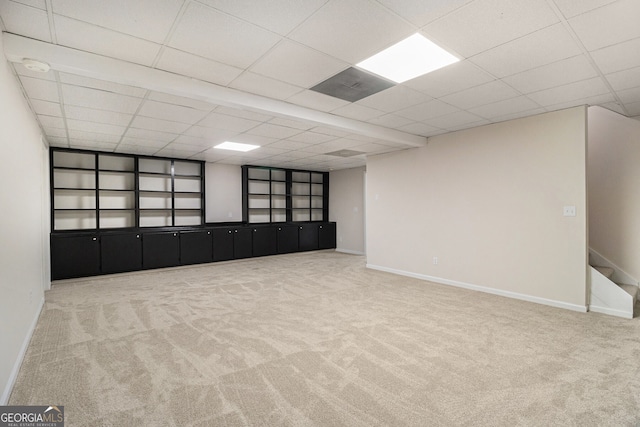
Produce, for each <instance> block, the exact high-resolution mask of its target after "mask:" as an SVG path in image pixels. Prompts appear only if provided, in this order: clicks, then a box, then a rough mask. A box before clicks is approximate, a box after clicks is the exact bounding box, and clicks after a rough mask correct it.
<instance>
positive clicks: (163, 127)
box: [131, 116, 191, 133]
mask: <svg viewBox="0 0 640 427" xmlns="http://www.w3.org/2000/svg"><path fill="white" fill-rule="evenodd" d="M190 126H191V125H189V124H187V123H178V122H172V121H169V120H160V119H153V118H151V117H143V116H137V117H136V118H134V119H133V121H132V122H131V127H133V128H138V129H148V130H157V131H160V132H168V133H182V132H184V131H185V130H187V129H188V128H189V127H190Z"/></svg>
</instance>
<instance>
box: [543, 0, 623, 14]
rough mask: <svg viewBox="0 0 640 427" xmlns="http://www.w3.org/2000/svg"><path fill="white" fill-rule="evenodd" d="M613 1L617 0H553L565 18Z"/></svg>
mask: <svg viewBox="0 0 640 427" xmlns="http://www.w3.org/2000/svg"><path fill="white" fill-rule="evenodd" d="M614 1H617V0H554V2H555V3H556V5H557V6H558V8H559V9H560V11H561V12H562V14H563V15H564V16H565V17H566V18H571V17H573V16H576V15H580V14H582V13H585V12H588V11H590V10H593V9H596V8H598V7H602V6H605V5H607V4H609V3H613V2H614Z"/></svg>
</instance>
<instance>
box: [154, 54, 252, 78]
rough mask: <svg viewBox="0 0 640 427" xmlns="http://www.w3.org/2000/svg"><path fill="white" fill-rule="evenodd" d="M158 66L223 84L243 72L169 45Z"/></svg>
mask: <svg viewBox="0 0 640 427" xmlns="http://www.w3.org/2000/svg"><path fill="white" fill-rule="evenodd" d="M156 68H159V69H161V70H166V71H170V72H172V73H176V74H180V75H183V76H187V77H192V78H195V79H199V80H202V81H205V82H210V83H215V84H218V85H222V86H226V85H228V84H229V83H231V82H232V81H233V79H235V78H236V77H238V76H239V75H240V74H241V73H242V69H240V68H237V67H232V66H231V65H227V64H223V63H221V62H216V61H213V60H211V59H207V58H203V57H201V56H197V55H193V54H191V53H187V52H183V51H181V50H177V49H171V48H168V47H167V48H165V49H164V50H163V52H162V55H161V56H160V60H159V61H158V64H157V65H156Z"/></svg>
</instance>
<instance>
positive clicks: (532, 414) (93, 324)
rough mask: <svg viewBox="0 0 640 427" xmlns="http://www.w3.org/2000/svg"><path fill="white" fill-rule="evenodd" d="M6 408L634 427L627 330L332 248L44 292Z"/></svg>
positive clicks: (292, 422)
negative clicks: (369, 265)
mask: <svg viewBox="0 0 640 427" xmlns="http://www.w3.org/2000/svg"><path fill="white" fill-rule="evenodd" d="M10 403H11V404H12V405H17V404H39V405H49V404H57V405H64V406H65V413H66V416H67V425H68V426H187V425H194V426H236V425H260V426H272V425H274V426H279V425H283V426H308V425H319V426H325V425H326V426H333V425H345V426H371V425H381V426H404V425H416V426H456V425H465V426H518V425H522V426H550V425H559V426H609V425H610V426H637V425H640V319H638V318H636V319H633V320H623V319H618V318H612V317H607V316H604V315H599V314H593V313H575V312H570V311H565V310H560V309H555V308H551V307H546V306H542V305H537V304H532V303H527V302H522V301H516V300H511V299H506V298H501V297H497V296H493V295H488V294H483V293H477V292H472V291H467V290H462V289H457V288H453V287H448V286H442V285H436V284H432V283H428V282H424V281H419V280H414V279H409V278H405V277H399V276H394V275H391V274H387V273H382V272H378V271H371V270H367V269H365V260H364V258H363V257H359V256H352V255H344V254H338V253H335V252H332V251H322V252H315V253H305V254H294V255H286V256H276V257H268V258H260V259H251V260H245V261H234V262H228V263H219V264H209V265H204V266H196V267H190V268H179V269H169V270H157V271H150V272H141V273H135V274H130V275H118V276H111V277H101V278H94V279H89V280H80V281H74V282H72V283H69V282H67V283H61V284H56V285H54V287H53V289H52V290H51V291H50V292H47V294H46V305H45V308H44V310H43V312H42V315H41V318H40V320H39V323H38V326H37V328H36V330H35V334H34V336H33V339H32V342H31V344H30V346H29V349H28V352H27V355H26V358H25V360H24V364H23V365H22V369H21V371H20V374H19V377H18V380H17V383H16V386H15V388H14V390H13V394H12V395H11V400H10Z"/></svg>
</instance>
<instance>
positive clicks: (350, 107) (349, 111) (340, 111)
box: [331, 104, 384, 120]
mask: <svg viewBox="0 0 640 427" xmlns="http://www.w3.org/2000/svg"><path fill="white" fill-rule="evenodd" d="M331 114H337V115H339V116H343V117H348V118H350V119H354V120H370V119H373V118H374V117H378V116H381V115H383V114H384V111H380V110H376V109H375V108H369V107H365V106H364V105H358V104H347V105H345V106H344V107H340V108H336V109H335V110H333V111H332V112H331Z"/></svg>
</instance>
